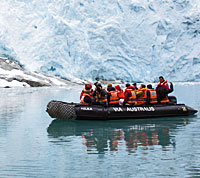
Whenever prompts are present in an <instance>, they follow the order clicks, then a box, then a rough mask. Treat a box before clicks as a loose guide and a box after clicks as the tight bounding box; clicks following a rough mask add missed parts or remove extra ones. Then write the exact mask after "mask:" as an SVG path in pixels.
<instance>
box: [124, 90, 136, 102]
mask: <svg viewBox="0 0 200 178" xmlns="http://www.w3.org/2000/svg"><path fill="white" fill-rule="evenodd" d="M126 91H130V93H131V96H130V97H129V98H128V101H127V103H128V104H136V94H135V91H134V90H133V89H126Z"/></svg>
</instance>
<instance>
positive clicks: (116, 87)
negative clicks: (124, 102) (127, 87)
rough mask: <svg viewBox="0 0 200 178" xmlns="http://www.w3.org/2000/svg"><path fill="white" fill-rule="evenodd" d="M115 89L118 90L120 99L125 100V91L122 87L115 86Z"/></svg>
mask: <svg viewBox="0 0 200 178" xmlns="http://www.w3.org/2000/svg"><path fill="white" fill-rule="evenodd" d="M115 89H116V90H117V93H118V96H119V99H123V98H124V92H123V90H122V89H121V87H120V86H119V85H116V86H115Z"/></svg>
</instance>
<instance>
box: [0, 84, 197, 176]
mask: <svg viewBox="0 0 200 178" xmlns="http://www.w3.org/2000/svg"><path fill="white" fill-rule="evenodd" d="M198 88H199V84H195V85H189V84H186V85H178V84H177V85H175V92H174V94H175V95H176V96H177V97H178V102H179V103H185V104H187V105H189V106H191V107H194V108H195V109H197V110H199V109H200V97H199V96H200V95H199V94H200V91H199V90H198ZM81 89H82V86H76V87H71V88H37V89H35V88H24V89H19V88H17V89H0V97H1V102H0V106H1V109H0V143H1V144H0V158H1V159H0V177H5V178H6V177H41V178H45V177H162V176H165V177H171V176H173V177H195V176H196V177H198V176H200V144H199V142H200V137H199V134H200V131H199V128H200V119H199V118H200V117H199V113H197V115H196V116H193V117H172V118H156V119H136V120H118V121H61V120H57V119H55V120H52V118H50V117H49V115H48V114H47V113H46V112H45V109H46V105H47V103H48V102H49V101H50V100H52V99H55V100H63V101H68V102H70V101H74V102H77V101H78V100H79V94H80V91H81ZM191 91H192V92H191Z"/></svg>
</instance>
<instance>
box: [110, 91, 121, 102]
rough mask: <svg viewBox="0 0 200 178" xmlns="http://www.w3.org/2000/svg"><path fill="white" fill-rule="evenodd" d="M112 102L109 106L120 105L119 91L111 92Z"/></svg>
mask: <svg viewBox="0 0 200 178" xmlns="http://www.w3.org/2000/svg"><path fill="white" fill-rule="evenodd" d="M109 93H110V94H111V96H110V102H109V104H118V103H119V97H118V93H117V91H110V92H109Z"/></svg>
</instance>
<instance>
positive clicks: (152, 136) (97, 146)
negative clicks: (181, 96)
mask: <svg viewBox="0 0 200 178" xmlns="http://www.w3.org/2000/svg"><path fill="white" fill-rule="evenodd" d="M191 117H195V116H190V117H176V118H174V117H173V118H157V119H146V120H144V119H140V120H121V121H120V120H118V121H116V120H115V121H79V120H76V121H63V120H57V119H56V120H53V121H52V123H51V124H50V125H49V127H48V129H47V131H48V134H49V137H53V138H57V141H63V137H69V136H81V137H80V138H81V139H82V143H83V144H84V145H85V146H86V148H87V153H98V154H104V153H105V152H108V151H119V150H124V148H125V150H126V151H127V152H129V153H135V152H136V151H137V149H138V148H140V149H153V148H154V146H155V145H157V146H160V147H161V148H162V149H163V150H165V151H166V150H168V149H170V148H172V149H175V145H176V143H175V142H176V141H175V135H176V132H177V130H179V129H181V128H182V127H184V126H185V125H187V124H189V122H191V121H192V120H191V119H192V118H191ZM189 120H190V121H189ZM59 138H60V140H59Z"/></svg>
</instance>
